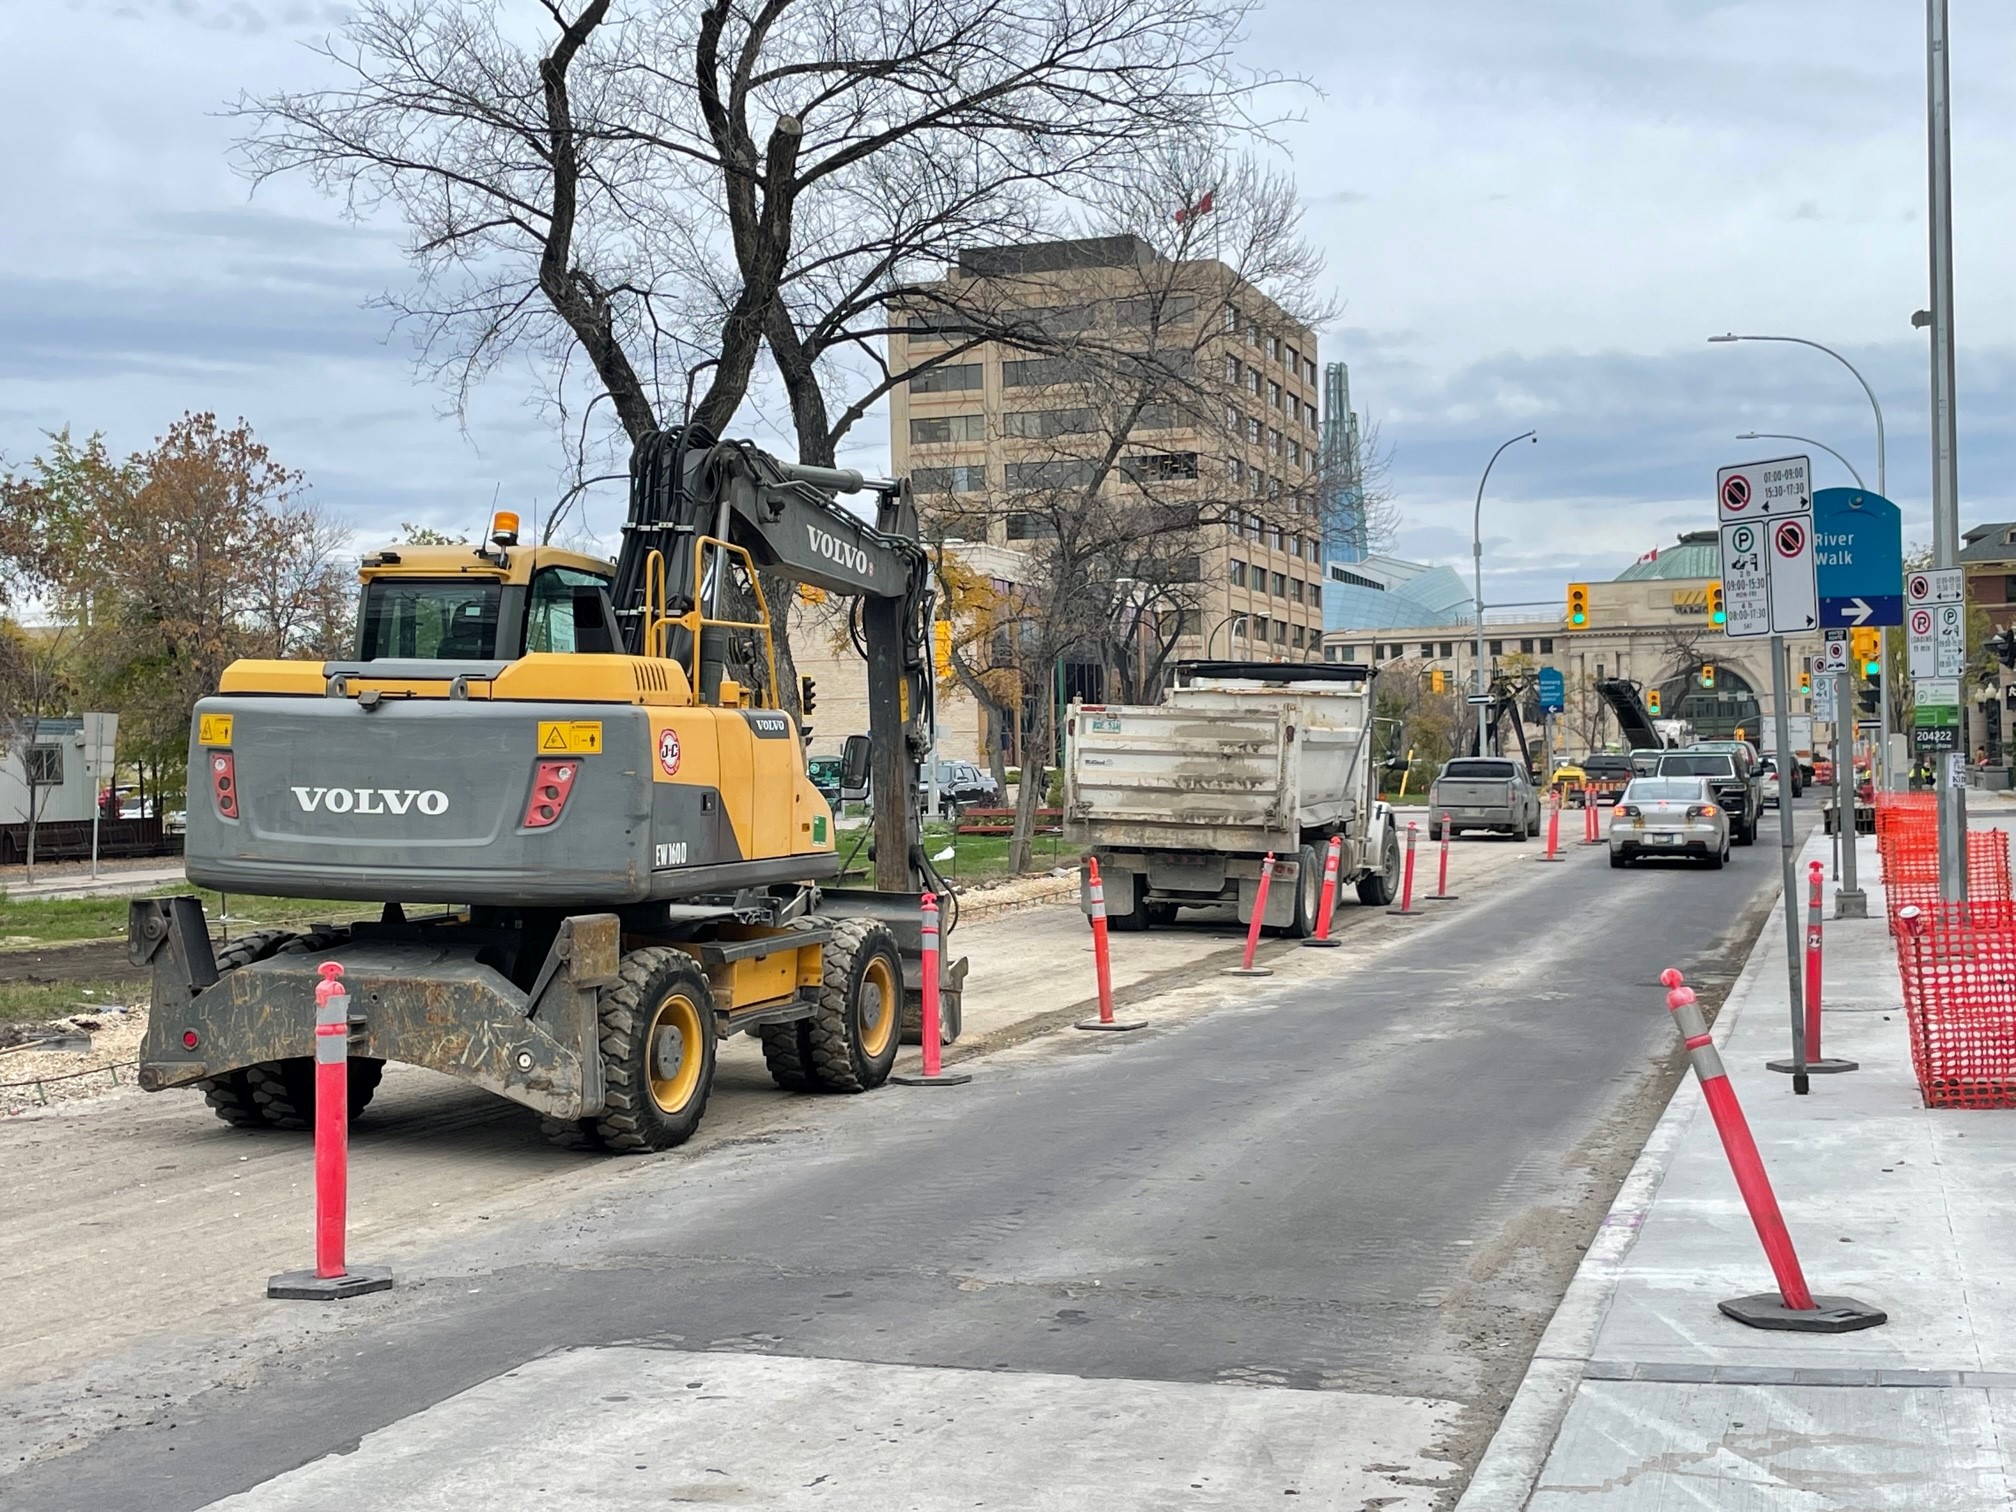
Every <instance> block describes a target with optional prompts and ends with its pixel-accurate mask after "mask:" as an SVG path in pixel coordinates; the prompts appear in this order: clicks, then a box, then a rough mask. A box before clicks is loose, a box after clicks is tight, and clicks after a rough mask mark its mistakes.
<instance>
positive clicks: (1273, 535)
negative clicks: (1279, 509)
mask: <svg viewBox="0 0 2016 1512" xmlns="http://www.w3.org/2000/svg"><path fill="white" fill-rule="evenodd" d="M1282 539H1283V537H1282V534H1281V527H1280V526H1279V525H1269V526H1268V527H1267V544H1268V545H1270V546H1272V547H1273V548H1274V549H1275V550H1276V551H1279V550H1280V549H1281V542H1282Z"/></svg>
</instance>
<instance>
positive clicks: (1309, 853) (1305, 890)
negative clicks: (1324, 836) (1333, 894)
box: [1282, 845, 1323, 940]
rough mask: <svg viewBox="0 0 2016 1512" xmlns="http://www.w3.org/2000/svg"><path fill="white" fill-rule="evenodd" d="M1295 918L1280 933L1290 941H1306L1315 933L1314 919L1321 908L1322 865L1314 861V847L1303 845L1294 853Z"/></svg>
mask: <svg viewBox="0 0 2016 1512" xmlns="http://www.w3.org/2000/svg"><path fill="white" fill-rule="evenodd" d="M1295 864H1296V867H1297V868H1298V870H1297V871H1296V873H1295V917H1294V918H1293V919H1292V920H1290V921H1289V924H1288V927H1287V928H1286V929H1284V930H1283V931H1282V933H1283V934H1285V935H1286V936H1287V937H1288V938H1289V939H1291V940H1306V939H1308V938H1309V937H1310V936H1311V935H1313V934H1314V933H1316V917H1317V915H1318V914H1319V913H1320V912H1321V911H1322V907H1323V863H1322V862H1321V861H1318V860H1317V859H1316V847H1315V846H1313V845H1305V846H1303V847H1302V848H1301V849H1300V850H1299V851H1297V852H1296V853H1295Z"/></svg>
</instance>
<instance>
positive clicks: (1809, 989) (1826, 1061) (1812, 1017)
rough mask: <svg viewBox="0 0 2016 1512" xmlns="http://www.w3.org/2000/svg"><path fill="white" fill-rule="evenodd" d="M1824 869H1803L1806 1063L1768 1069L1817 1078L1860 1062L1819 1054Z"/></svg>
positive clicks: (1776, 1063)
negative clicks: (1806, 1073) (1804, 877)
mask: <svg viewBox="0 0 2016 1512" xmlns="http://www.w3.org/2000/svg"><path fill="white" fill-rule="evenodd" d="M1826 870H1827V868H1826V867H1825V866H1823V865H1821V863H1820V862H1818V861H1815V862H1812V863H1811V864H1810V865H1809V866H1808V867H1807V869H1806V871H1807V881H1808V884H1809V886H1808V896H1807V899H1806V974H1805V992H1804V995H1805V999H1806V1061H1805V1064H1804V1065H1803V1066H1801V1065H1799V1064H1797V1063H1795V1062H1793V1061H1791V1060H1789V1059H1787V1060H1774V1061H1771V1062H1770V1063H1769V1069H1771V1070H1773V1071H1782V1072H1788V1073H1795V1074H1796V1073H1797V1072H1798V1071H1801V1070H1804V1071H1807V1072H1810V1073H1812V1074H1814V1075H1818V1076H1829V1075H1834V1074H1836V1073H1838V1072H1842V1071H1856V1070H1860V1069H1861V1062H1860V1061H1851V1060H1843V1059H1841V1058H1840V1057H1839V1056H1830V1055H1822V1054H1821V1053H1820V946H1821V929H1822V925H1821V897H1822V894H1823V893H1824V892H1825V891H1826V886H1827V884H1826V882H1825V880H1824V878H1825V874H1826Z"/></svg>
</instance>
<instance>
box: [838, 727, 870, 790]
mask: <svg viewBox="0 0 2016 1512" xmlns="http://www.w3.org/2000/svg"><path fill="white" fill-rule="evenodd" d="M871 749H872V748H871V747H870V745H869V743H868V737H867V736H866V735H849V736H848V737H847V744H846V745H844V746H843V747H841V750H840V791H841V793H842V794H843V795H845V794H848V793H856V792H859V793H865V792H867V790H868V757H869V752H870V750H871Z"/></svg>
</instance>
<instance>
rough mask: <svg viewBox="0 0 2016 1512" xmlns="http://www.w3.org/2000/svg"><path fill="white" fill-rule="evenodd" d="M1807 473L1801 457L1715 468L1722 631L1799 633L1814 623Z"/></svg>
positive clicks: (1810, 493)
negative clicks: (1724, 614)
mask: <svg viewBox="0 0 2016 1512" xmlns="http://www.w3.org/2000/svg"><path fill="white" fill-rule="evenodd" d="M1812 477H1813V466H1812V463H1811V461H1810V460H1809V459H1807V458H1805V457H1779V458H1776V459H1774V460H1772V461H1769V462H1744V463H1739V464H1738V465H1737V466H1734V467H1725V468H1722V469H1721V470H1720V471H1718V472H1717V473H1716V474H1715V511H1716V515H1717V517H1718V518H1719V520H1720V522H1721V534H1722V598H1723V608H1724V609H1725V610H1726V611H1727V612H1728V616H1729V623H1728V624H1727V625H1726V626H1725V627H1724V633H1725V634H1727V635H1729V636H1731V637H1734V638H1736V639H1743V638H1745V637H1751V636H1759V635H1797V634H1801V633H1803V632H1805V631H1808V630H1812V629H1814V628H1816V627H1817V626H1818V625H1819V623H1820V598H1819V593H1818V590H1817V588H1816V586H1815V583H1814V576H1813V489H1812Z"/></svg>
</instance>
